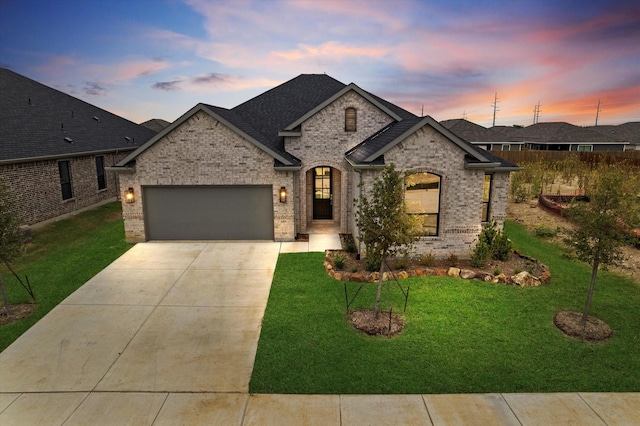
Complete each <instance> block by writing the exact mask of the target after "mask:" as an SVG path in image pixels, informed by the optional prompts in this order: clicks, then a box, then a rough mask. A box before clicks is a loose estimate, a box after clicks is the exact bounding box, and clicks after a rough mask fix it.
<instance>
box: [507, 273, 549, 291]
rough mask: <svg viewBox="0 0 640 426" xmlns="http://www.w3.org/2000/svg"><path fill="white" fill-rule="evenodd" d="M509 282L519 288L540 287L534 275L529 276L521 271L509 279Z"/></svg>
mask: <svg viewBox="0 0 640 426" xmlns="http://www.w3.org/2000/svg"><path fill="white" fill-rule="evenodd" d="M511 281H512V282H513V283H514V284H517V285H519V286H521V287H538V286H540V285H542V282H540V279H539V278H538V277H536V276H534V275H531V274H530V273H529V272H527V271H522V272H520V273H519V274H516V275H514V276H512V277H511Z"/></svg>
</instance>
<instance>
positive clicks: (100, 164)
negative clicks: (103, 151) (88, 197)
mask: <svg viewBox="0 0 640 426" xmlns="http://www.w3.org/2000/svg"><path fill="white" fill-rule="evenodd" d="M96 176H97V177H98V190H101V189H105V188H106V187H107V179H105V176H104V156H103V155H100V156H98V157H96Z"/></svg>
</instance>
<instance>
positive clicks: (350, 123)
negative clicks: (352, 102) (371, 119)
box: [344, 107, 358, 132]
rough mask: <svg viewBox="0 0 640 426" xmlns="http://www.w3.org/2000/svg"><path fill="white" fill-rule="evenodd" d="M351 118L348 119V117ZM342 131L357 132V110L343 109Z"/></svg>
mask: <svg viewBox="0 0 640 426" xmlns="http://www.w3.org/2000/svg"><path fill="white" fill-rule="evenodd" d="M351 114H352V115H353V117H350V115H351ZM344 131H345V132H356V131H358V110H357V109H356V108H355V107H347V108H345V109H344Z"/></svg>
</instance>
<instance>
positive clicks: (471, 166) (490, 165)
mask: <svg viewBox="0 0 640 426" xmlns="http://www.w3.org/2000/svg"><path fill="white" fill-rule="evenodd" d="M499 167H500V163H468V162H466V161H465V163H464V168H465V169H469V170H477V169H485V170H486V169H497V168H499Z"/></svg>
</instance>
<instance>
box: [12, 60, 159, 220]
mask: <svg viewBox="0 0 640 426" xmlns="http://www.w3.org/2000/svg"><path fill="white" fill-rule="evenodd" d="M155 134H156V132H154V131H152V130H149V129H147V128H146V127H142V126H140V125H138V124H135V123H132V122H131V121H128V120H125V119H124V118H122V117H118V116H117V115H114V114H111V113H110V112H107V111H105V110H103V109H100V108H98V107H96V106H93V105H90V104H88V103H86V102H84V101H81V100H80V99H77V98H74V97H72V96H69V95H67V94H65V93H62V92H60V91H58V90H55V89H53V88H51V87H47V86H45V85H43V84H40V83H38V82H36V81H34V80H31V79H29V78H27V77H24V76H22V75H20V74H16V73H15V72H13V71H10V70H8V69H5V68H0V183H3V184H5V185H7V187H8V188H9V191H10V194H11V195H12V198H14V199H15V203H14V208H15V212H16V214H17V216H18V218H19V219H20V221H21V223H23V224H26V225H33V224H36V223H38V222H42V221H45V220H48V219H52V218H56V217H58V216H62V215H64V214H67V213H72V212H76V211H79V210H82V209H84V208H87V207H89V206H92V205H95V204H97V203H100V202H104V201H106V200H115V198H116V196H117V195H118V194H119V191H118V189H117V181H116V179H115V177H114V176H113V175H111V174H108V173H106V172H105V169H106V167H107V166H109V165H113V164H115V163H116V162H118V161H120V160H121V159H123V158H124V157H125V156H126V155H127V154H128V153H130V152H131V151H133V150H134V149H135V148H137V147H138V146H140V145H141V144H142V143H143V142H145V141H147V140H148V139H149V138H151V137H152V136H153V135H155Z"/></svg>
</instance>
